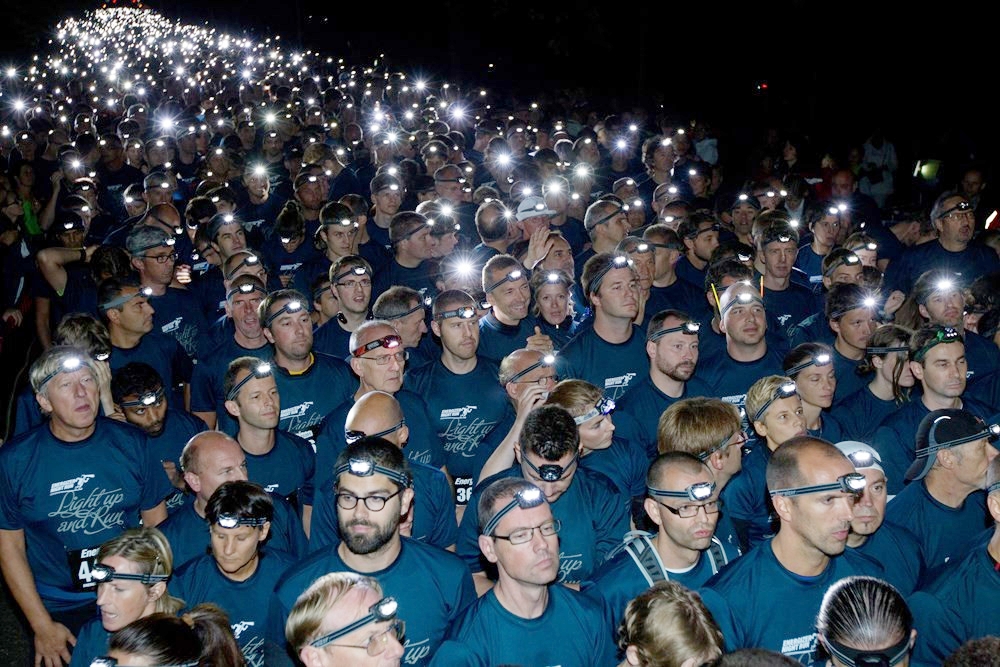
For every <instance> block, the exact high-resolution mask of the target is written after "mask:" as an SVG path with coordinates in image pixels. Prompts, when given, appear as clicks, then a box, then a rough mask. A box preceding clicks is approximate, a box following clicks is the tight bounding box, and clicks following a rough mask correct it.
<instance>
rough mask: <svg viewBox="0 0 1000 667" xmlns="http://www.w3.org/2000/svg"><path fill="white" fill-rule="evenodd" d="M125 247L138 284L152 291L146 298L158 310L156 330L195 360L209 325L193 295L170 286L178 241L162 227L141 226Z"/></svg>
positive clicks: (132, 233) (129, 236)
mask: <svg viewBox="0 0 1000 667" xmlns="http://www.w3.org/2000/svg"><path fill="white" fill-rule="evenodd" d="M125 246H126V248H127V249H128V253H129V255H131V258H132V268H133V269H135V270H136V271H137V272H138V274H139V281H140V282H141V283H142V285H143V287H147V288H149V290H150V295H149V296H148V297H147V299H148V300H149V303H150V305H151V306H153V310H154V311H155V312H154V313H153V328H154V329H157V330H159V331H160V332H161V333H164V334H167V335H168V336H171V337H173V338H174V339H175V340H176V341H177V342H178V343H180V344H181V347H183V348H184V351H185V352H187V354H188V356H189V357H191V358H192V359H196V358H197V356H198V345H199V344H200V342H201V340H202V338H201V337H202V335H204V334H205V333H206V332H207V331H208V324H207V323H206V322H205V318H204V317H203V316H202V313H201V309H200V308H199V307H198V299H197V297H195V295H194V293H192V292H189V291H188V290H186V289H179V288H176V287H172V286H171V284H172V283H174V267H175V264H176V262H177V248H176V239H175V238H174V237H173V236H172V235H170V234H168V233H167V232H165V231H164V230H163V229H161V228H160V227H153V226H149V225H138V226H136V227H135V228H134V229H132V231H131V232H129V235H128V239H127V240H126V241H125Z"/></svg>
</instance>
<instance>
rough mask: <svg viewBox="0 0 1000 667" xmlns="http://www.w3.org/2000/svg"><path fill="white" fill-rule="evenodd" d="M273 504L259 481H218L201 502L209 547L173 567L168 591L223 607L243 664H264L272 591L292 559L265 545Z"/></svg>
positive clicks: (189, 604)
mask: <svg viewBox="0 0 1000 667" xmlns="http://www.w3.org/2000/svg"><path fill="white" fill-rule="evenodd" d="M273 519H274V505H273V503H272V501H271V496H270V495H269V494H268V493H267V492H266V491H265V490H264V489H263V488H262V487H261V486H260V485H258V484H254V483H253V482H246V481H239V480H237V481H232V482H226V483H225V484H222V485H221V486H220V487H219V488H218V489H216V490H215V492H214V493H213V494H212V497H211V498H209V499H208V504H207V505H206V506H205V523H206V524H208V532H209V535H210V536H211V537H210V539H209V548H210V553H208V554H202V555H201V556H199V557H198V558H195V559H194V560H192V561H189V562H188V563H186V564H185V565H184V567H181V568H178V569H177V570H176V571H175V572H174V576H173V577H172V578H171V580H170V585H169V588H170V591H171V593H172V594H174V595H176V596H177V597H179V598H180V599H182V600H184V602H185V604H186V605H187V608H189V609H190V608H191V607H194V606H195V605H198V604H201V603H203V602H210V603H212V604H216V605H218V606H219V607H221V608H222V610H223V611H224V612H226V615H227V616H228V617H229V626H230V628H232V631H233V636H234V637H235V638H236V641H237V643H238V644H239V645H240V650H241V651H242V653H243V657H244V658H245V659H246V662H247V665H263V664H265V660H264V655H265V642H266V641H267V640H266V635H267V632H268V628H269V627H270V622H269V617H268V615H269V613H270V610H271V605H270V602H271V596H272V594H273V593H274V587H275V585H277V583H278V580H279V579H281V576H282V575H283V574H284V573H285V572H286V571H287V570H288V569H289V568H290V567H291V566H292V565H293V564H294V563H295V560H294V559H293V557H292V556H290V555H289V554H286V553H284V552H281V551H277V550H273V549H269V548H268V549H265V548H264V544H265V540H267V537H268V534H269V533H270V531H271V522H272V520H273Z"/></svg>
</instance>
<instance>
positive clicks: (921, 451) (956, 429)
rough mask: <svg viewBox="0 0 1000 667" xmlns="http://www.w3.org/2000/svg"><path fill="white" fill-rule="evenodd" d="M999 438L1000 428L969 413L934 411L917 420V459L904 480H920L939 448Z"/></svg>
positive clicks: (931, 464) (950, 410) (928, 469)
mask: <svg viewBox="0 0 1000 667" xmlns="http://www.w3.org/2000/svg"><path fill="white" fill-rule="evenodd" d="M998 435H1000V425H997V424H990V425H989V426H987V425H986V422H984V421H983V420H982V419H980V418H979V417H977V416H975V415H974V414H972V413H971V412H966V411H965V410H956V409H954V408H947V409H944V410H933V411H932V412H930V413H928V414H927V415H926V416H924V418H923V419H922V420H920V426H919V427H917V440H916V444H917V450H916V454H917V458H916V460H915V461H914V462H913V464H912V465H911V466H910V468H909V470H907V471H906V481H908V482H912V481H915V480H918V479H923V478H924V476H926V475H927V473H928V472H930V470H931V468H932V467H933V466H934V461H935V460H936V459H937V453H938V452H939V451H941V450H942V449H951V448H952V447H958V446H959V445H964V444H965V443H967V442H974V441H976V440H979V439H981V438H990V439H991V440H994V439H996V437H997V436H998Z"/></svg>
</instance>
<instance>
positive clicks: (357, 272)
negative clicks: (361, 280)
mask: <svg viewBox="0 0 1000 667" xmlns="http://www.w3.org/2000/svg"><path fill="white" fill-rule="evenodd" d="M364 275H368V269H367V268H366V267H364V266H352V267H351V268H349V269H348V270H346V271H341V272H340V273H338V274H337V275H335V276H333V277H332V278H331V279H330V282H331V283H333V284H337V281H339V280H340V279H341V278H346V277H347V276H364Z"/></svg>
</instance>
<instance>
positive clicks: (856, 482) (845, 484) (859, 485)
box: [769, 472, 867, 498]
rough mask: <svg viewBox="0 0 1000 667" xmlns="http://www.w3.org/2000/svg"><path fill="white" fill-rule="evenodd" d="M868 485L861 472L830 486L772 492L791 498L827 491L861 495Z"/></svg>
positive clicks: (842, 476)
mask: <svg viewBox="0 0 1000 667" xmlns="http://www.w3.org/2000/svg"><path fill="white" fill-rule="evenodd" d="M866 485H867V480H866V479H865V476H864V475H862V474H861V473H859V472H849V473H847V474H846V475H841V476H840V477H838V478H837V481H836V482H831V483H829V484H813V485H812V486H792V487H788V488H787V489H774V490H773V491H770V492H769V493H770V495H772V496H785V497H788V498H791V497H792V496H804V495H807V494H810V493H826V492H827V491H840V492H842V493H849V494H851V495H854V496H856V495H859V494H860V493H862V492H863V491H864V490H865V486H866Z"/></svg>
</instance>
